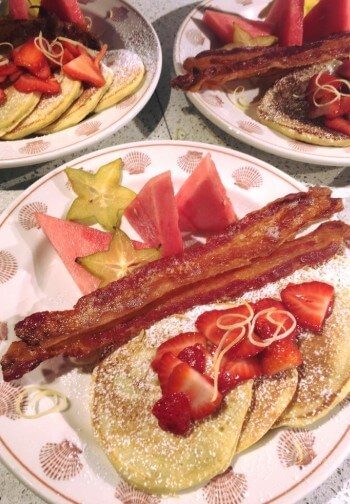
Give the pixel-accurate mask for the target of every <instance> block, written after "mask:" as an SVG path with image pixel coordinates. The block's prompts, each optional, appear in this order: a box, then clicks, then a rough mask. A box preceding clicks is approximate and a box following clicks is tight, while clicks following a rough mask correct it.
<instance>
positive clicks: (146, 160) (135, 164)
mask: <svg viewBox="0 0 350 504" xmlns="http://www.w3.org/2000/svg"><path fill="white" fill-rule="evenodd" d="M123 162H124V169H125V170H126V171H128V172H129V173H130V175H137V174H138V173H144V171H145V169H146V168H147V166H149V165H150V164H151V158H150V157H149V155H148V154H145V153H144V152H140V151H132V152H129V154H127V155H126V156H125V158H123Z"/></svg>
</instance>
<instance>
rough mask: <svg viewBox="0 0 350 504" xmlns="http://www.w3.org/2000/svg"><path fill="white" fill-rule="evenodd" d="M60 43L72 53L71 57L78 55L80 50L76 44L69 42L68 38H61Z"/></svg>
mask: <svg viewBox="0 0 350 504" xmlns="http://www.w3.org/2000/svg"><path fill="white" fill-rule="evenodd" d="M61 44H62V45H63V48H64V49H66V50H67V51H69V53H70V54H71V55H72V59H74V58H77V57H78V56H80V54H81V52H80V51H79V49H78V47H79V46H78V44H73V42H69V40H61Z"/></svg>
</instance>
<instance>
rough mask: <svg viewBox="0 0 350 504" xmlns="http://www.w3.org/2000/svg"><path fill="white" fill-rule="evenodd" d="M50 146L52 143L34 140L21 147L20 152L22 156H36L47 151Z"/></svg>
mask: <svg viewBox="0 0 350 504" xmlns="http://www.w3.org/2000/svg"><path fill="white" fill-rule="evenodd" d="M50 145H51V144H50V142H44V140H34V141H33V142H28V143H26V144H25V145H24V146H23V147H20V149H19V152H21V154H27V155H28V156H34V155H35V154H40V153H41V152H44V151H45V150H47V149H48V148H49V147H50Z"/></svg>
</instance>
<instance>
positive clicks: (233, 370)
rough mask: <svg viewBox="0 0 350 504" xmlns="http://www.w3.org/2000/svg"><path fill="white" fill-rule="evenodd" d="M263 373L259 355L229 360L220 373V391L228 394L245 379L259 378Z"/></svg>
mask: <svg viewBox="0 0 350 504" xmlns="http://www.w3.org/2000/svg"><path fill="white" fill-rule="evenodd" d="M261 375H262V369H261V365H260V361H259V359H258V358H257V357H253V358H249V359H237V360H227V361H226V362H225V365H224V366H223V368H222V370H221V371H220V374H219V380H218V388H219V392H220V393H221V394H227V393H228V392H229V391H230V390H232V389H234V388H235V387H236V386H237V385H239V384H240V383H242V382H243V381H246V380H250V379H253V378H258V377H259V376H261Z"/></svg>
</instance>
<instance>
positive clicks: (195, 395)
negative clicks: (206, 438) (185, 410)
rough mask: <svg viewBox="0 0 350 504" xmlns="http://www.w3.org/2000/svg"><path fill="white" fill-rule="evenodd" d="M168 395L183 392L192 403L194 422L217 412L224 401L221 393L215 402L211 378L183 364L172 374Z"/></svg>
mask: <svg viewBox="0 0 350 504" xmlns="http://www.w3.org/2000/svg"><path fill="white" fill-rule="evenodd" d="M167 390H168V393H169V394H172V393H174V392H177V393H178V392H182V393H184V394H186V395H187V397H188V399H189V401H190V410H191V418H192V420H200V419H202V418H204V417H206V416H208V415H210V414H212V413H214V411H217V410H218V408H219V407H220V404H221V401H222V395H221V394H220V392H219V393H218V394H217V396H216V398H215V400H213V394H214V385H213V384H212V382H211V380H210V378H208V377H206V376H204V375H202V374H201V373H198V371H196V370H195V369H193V368H192V367H191V366H189V365H188V364H186V363H185V362H183V363H182V364H179V365H178V366H176V367H175V369H174V371H173V372H172V373H171V375H170V377H169V381H168V387H167Z"/></svg>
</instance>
